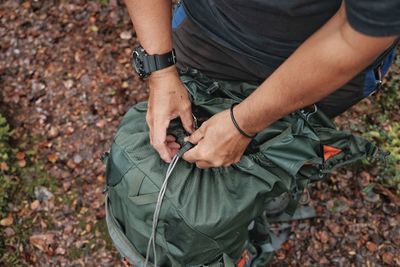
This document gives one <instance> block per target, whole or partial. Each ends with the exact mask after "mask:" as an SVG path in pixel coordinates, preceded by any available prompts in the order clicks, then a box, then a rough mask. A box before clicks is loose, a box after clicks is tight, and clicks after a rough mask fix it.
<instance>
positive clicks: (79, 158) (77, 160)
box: [74, 154, 83, 164]
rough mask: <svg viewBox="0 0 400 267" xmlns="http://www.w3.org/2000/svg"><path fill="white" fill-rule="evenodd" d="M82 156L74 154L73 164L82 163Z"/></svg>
mask: <svg viewBox="0 0 400 267" xmlns="http://www.w3.org/2000/svg"><path fill="white" fill-rule="evenodd" d="M82 160H83V159H82V156H81V155H79V154H75V155H74V163H76V164H79V163H81V162H82Z"/></svg>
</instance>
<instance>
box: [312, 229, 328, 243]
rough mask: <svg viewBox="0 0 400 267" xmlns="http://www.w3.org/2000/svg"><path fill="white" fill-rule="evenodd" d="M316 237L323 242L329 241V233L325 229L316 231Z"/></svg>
mask: <svg viewBox="0 0 400 267" xmlns="http://www.w3.org/2000/svg"><path fill="white" fill-rule="evenodd" d="M315 235H316V237H317V239H318V240H320V241H321V242H322V243H327V242H328V241H329V235H328V233H327V232H325V231H319V232H317V233H315Z"/></svg>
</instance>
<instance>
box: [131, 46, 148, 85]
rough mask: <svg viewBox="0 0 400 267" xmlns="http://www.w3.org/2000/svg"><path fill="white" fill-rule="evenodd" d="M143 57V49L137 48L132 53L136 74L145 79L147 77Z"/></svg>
mask: <svg viewBox="0 0 400 267" xmlns="http://www.w3.org/2000/svg"><path fill="white" fill-rule="evenodd" d="M143 57H144V55H143V53H142V51H141V47H138V48H136V49H135V50H134V51H133V53H132V66H133V68H134V69H135V71H136V73H137V74H139V77H140V78H145V77H146V76H147V75H146V72H145V70H144V66H143Z"/></svg>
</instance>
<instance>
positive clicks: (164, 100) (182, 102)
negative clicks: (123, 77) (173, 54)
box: [146, 66, 193, 163]
mask: <svg viewBox="0 0 400 267" xmlns="http://www.w3.org/2000/svg"><path fill="white" fill-rule="evenodd" d="M149 87H150V96H149V102H148V109H147V114H146V121H147V124H148V126H149V128H150V143H151V145H152V146H153V147H154V149H155V150H157V152H158V153H159V154H160V157H161V158H162V159H163V160H164V161H166V162H168V163H169V162H170V161H171V159H172V157H173V156H174V154H175V153H176V151H177V150H178V149H179V144H177V143H176V142H175V139H174V138H173V137H172V136H168V137H167V128H168V126H169V123H170V121H171V120H173V119H175V118H177V117H179V118H180V119H181V121H182V124H183V127H184V128H185V130H186V131H187V132H189V133H192V132H193V118H192V109H191V103H190V100H189V95H188V92H187V91H186V88H185V87H184V85H183V83H182V82H181V80H180V79H179V75H178V72H177V70H176V67H175V66H171V67H168V68H165V69H162V70H159V71H156V72H153V73H152V74H151V75H150V77H149Z"/></svg>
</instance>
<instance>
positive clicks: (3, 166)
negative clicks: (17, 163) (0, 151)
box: [0, 162, 10, 171]
mask: <svg viewBox="0 0 400 267" xmlns="http://www.w3.org/2000/svg"><path fill="white" fill-rule="evenodd" d="M9 169H10V167H9V166H8V164H7V163H5V162H1V163H0V170H2V171H8V170H9Z"/></svg>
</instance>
